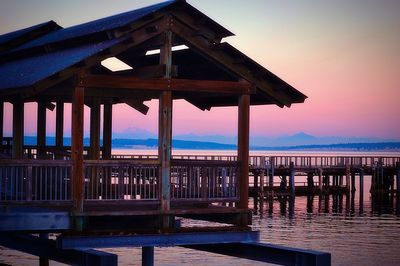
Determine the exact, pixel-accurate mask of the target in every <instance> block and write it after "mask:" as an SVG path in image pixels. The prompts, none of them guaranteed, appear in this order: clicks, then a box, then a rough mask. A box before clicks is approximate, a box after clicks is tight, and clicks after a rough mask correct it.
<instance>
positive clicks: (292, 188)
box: [289, 162, 296, 198]
mask: <svg viewBox="0 0 400 266" xmlns="http://www.w3.org/2000/svg"><path fill="white" fill-rule="evenodd" d="M295 174H296V170H295V169H294V163H293V162H290V176H289V188H290V196H291V197H293V198H294V196H295V193H296V191H295V189H296V188H295V183H294V176H295Z"/></svg>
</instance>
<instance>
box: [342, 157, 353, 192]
mask: <svg viewBox="0 0 400 266" xmlns="http://www.w3.org/2000/svg"><path fill="white" fill-rule="evenodd" d="M350 175H351V168H350V165H349V164H348V163H346V191H347V192H350V189H351V188H350ZM340 185H342V184H340Z"/></svg>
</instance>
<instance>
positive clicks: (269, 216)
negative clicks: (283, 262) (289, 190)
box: [250, 186, 400, 266]
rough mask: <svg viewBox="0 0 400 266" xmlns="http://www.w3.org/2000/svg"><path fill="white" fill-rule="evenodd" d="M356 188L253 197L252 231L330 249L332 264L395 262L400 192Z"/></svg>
mask: <svg viewBox="0 0 400 266" xmlns="http://www.w3.org/2000/svg"><path fill="white" fill-rule="evenodd" d="M356 188H357V190H354V191H350V192H349V193H344V194H333V195H332V194H330V195H327V194H315V195H309V196H298V197H296V198H295V199H292V198H290V197H289V196H286V197H275V198H273V199H271V198H263V199H254V200H253V201H250V202H252V203H254V204H255V205H254V210H255V211H254V216H253V229H255V230H260V233H261V240H262V241H263V242H269V243H274V244H280V245H286V246H291V247H299V248H308V249H315V250H321V251H327V252H330V253H331V254H332V265H371V266H372V265H398V261H400V253H399V252H398V250H399V249H400V242H398V238H399V237H400V233H399V231H398V229H399V228H400V195H399V196H398V197H397V196H395V195H392V194H380V195H373V196H371V194H370V193H366V194H363V193H364V191H363V190H362V189H360V188H359V186H357V187H356ZM377 250H379V252H377Z"/></svg>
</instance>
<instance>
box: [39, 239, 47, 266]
mask: <svg viewBox="0 0 400 266" xmlns="http://www.w3.org/2000/svg"><path fill="white" fill-rule="evenodd" d="M39 238H41V239H49V234H47V233H40V234H39ZM39 266H49V258H46V257H39Z"/></svg>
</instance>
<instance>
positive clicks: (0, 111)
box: [0, 102, 4, 152]
mask: <svg viewBox="0 0 400 266" xmlns="http://www.w3.org/2000/svg"><path fill="white" fill-rule="evenodd" d="M3 137H4V102H0V152H3Z"/></svg>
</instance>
